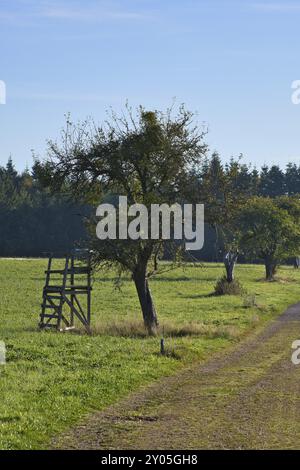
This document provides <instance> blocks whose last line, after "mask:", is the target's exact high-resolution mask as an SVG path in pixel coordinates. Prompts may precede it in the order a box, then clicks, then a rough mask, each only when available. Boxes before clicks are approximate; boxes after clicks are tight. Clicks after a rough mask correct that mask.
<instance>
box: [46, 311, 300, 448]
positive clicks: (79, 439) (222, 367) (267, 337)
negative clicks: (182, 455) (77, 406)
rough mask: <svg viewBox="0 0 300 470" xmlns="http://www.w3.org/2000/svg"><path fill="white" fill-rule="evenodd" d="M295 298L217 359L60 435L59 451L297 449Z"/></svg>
mask: <svg viewBox="0 0 300 470" xmlns="http://www.w3.org/2000/svg"><path fill="white" fill-rule="evenodd" d="M296 339H300V303H299V304H297V305H294V306H292V307H290V308H288V309H287V310H286V311H285V312H284V313H283V314H282V315H281V316H280V317H279V318H278V319H277V320H276V321H274V322H273V323H271V324H269V325H268V326H267V327H266V328H265V329H264V331H263V332H261V333H260V334H258V335H256V336H253V337H250V338H248V339H247V340H246V341H244V342H243V343H241V344H239V345H238V347H237V348H236V349H235V350H234V351H231V352H228V353H225V354H224V356H223V357H218V358H217V359H214V360H211V361H210V362H207V363H206V364H204V365H201V366H199V365H198V366H194V367H193V368H190V369H189V370H185V371H183V372H181V373H180V374H178V375H176V376H173V377H169V378H166V379H163V380H161V381H159V382H158V383H156V384H154V385H152V386H151V387H148V388H146V389H143V390H142V391H140V392H138V393H136V394H134V395H131V396H130V397H129V398H127V399H126V400H124V401H122V402H120V403H119V404H117V405H114V406H112V407H110V408H108V409H106V410H104V411H103V412H99V413H96V414H94V415H93V416H91V417H90V418H89V419H88V420H87V421H86V422H84V423H83V424H81V425H79V426H78V427H76V428H74V429H72V430H70V431H69V432H68V433H66V434H64V435H63V436H62V437H61V438H60V439H59V440H57V441H56V442H55V443H54V445H53V446H54V447H58V448H65V449H74V448H75V449H178V450H179V449H246V448H247V449H250V448H257V449H277V448H286V449H287V448H297V449H299V448H300V365H299V366H295V365H293V364H292V362H291V353H292V350H291V344H292V342H293V341H294V340H296Z"/></svg>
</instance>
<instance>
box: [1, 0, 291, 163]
mask: <svg viewBox="0 0 300 470" xmlns="http://www.w3.org/2000/svg"><path fill="white" fill-rule="evenodd" d="M299 24H300V1H281V0H278V1H267V0H261V1H259V0H256V1H254V0H253V1H252V0H238V1H230V0H220V1H218V0H207V1H205V0H203V1H201V0H198V1H196V0H184V1H183V0H122V1H121V0H120V1H115V0H107V1H102V0H84V1H83V0H81V1H80V0H77V1H76V0H54V1H44V0H37V1H35V0H0V80H4V81H5V83H6V86H7V103H6V105H0V164H5V163H6V161H7V159H8V156H9V154H12V156H13V159H14V160H15V162H16V164H17V167H18V169H23V168H24V167H25V165H26V164H29V165H31V163H32V157H31V149H34V150H35V152H36V153H38V154H39V155H40V156H43V154H44V153H45V149H46V140H47V139H48V138H54V139H55V138H56V137H57V136H58V135H59V130H60V128H61V127H62V126H63V124H64V114H65V113H68V112H70V113H71V115H72V117H73V119H75V120H77V119H84V118H85V117H86V116H90V115H91V116H93V117H94V118H95V120H96V121H98V122H101V121H102V120H103V119H104V118H105V110H106V109H107V108H108V107H109V106H112V107H113V108H114V109H115V110H117V111H118V110H120V109H121V108H122V107H123V106H124V104H125V102H126V100H127V99H128V100H129V103H130V104H131V105H133V106H135V105H138V104H143V105H145V106H146V107H148V108H151V109H152V108H158V109H165V108H166V107H168V106H169V105H170V104H171V103H172V100H173V98H174V97H176V100H177V102H178V103H181V102H185V103H186V105H187V107H188V108H190V109H191V110H193V111H197V112H198V119H199V122H202V121H204V122H206V123H207V124H208V126H209V134H208V137H207V141H208V143H209V145H210V148H211V150H215V149H216V150H218V151H219V152H220V153H221V155H222V157H223V158H224V159H228V158H229V157H230V156H231V155H238V154H240V153H243V154H244V159H245V161H247V162H252V163H253V164H255V165H258V166H260V165H262V164H263V163H269V164H271V163H279V164H280V165H285V164H286V163H287V162H288V161H295V162H297V163H300V143H299V126H300V105H299V106H296V105H293V104H292V102H291V93H292V91H291V84H292V82H293V81H294V80H297V79H300V61H299V52H300V50H299V44H300V28H299Z"/></svg>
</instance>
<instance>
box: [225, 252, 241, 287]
mask: <svg viewBox="0 0 300 470" xmlns="http://www.w3.org/2000/svg"><path fill="white" fill-rule="evenodd" d="M237 259H238V252H237V251H235V252H233V251H230V250H229V251H228V252H227V253H226V255H225V257H224V264H225V270H226V281H227V282H228V283H230V282H232V281H233V280H234V268H235V264H236V262H237Z"/></svg>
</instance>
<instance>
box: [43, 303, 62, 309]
mask: <svg viewBox="0 0 300 470" xmlns="http://www.w3.org/2000/svg"><path fill="white" fill-rule="evenodd" d="M41 307H42V308H53V309H56V308H60V305H43V304H41Z"/></svg>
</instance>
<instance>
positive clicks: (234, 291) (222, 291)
mask: <svg viewBox="0 0 300 470" xmlns="http://www.w3.org/2000/svg"><path fill="white" fill-rule="evenodd" d="M241 294H243V288H242V286H241V284H240V283H239V281H237V280H236V279H234V280H233V281H232V282H228V281H227V279H226V276H223V277H221V278H220V279H218V281H217V284H216V285H215V295H241Z"/></svg>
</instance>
